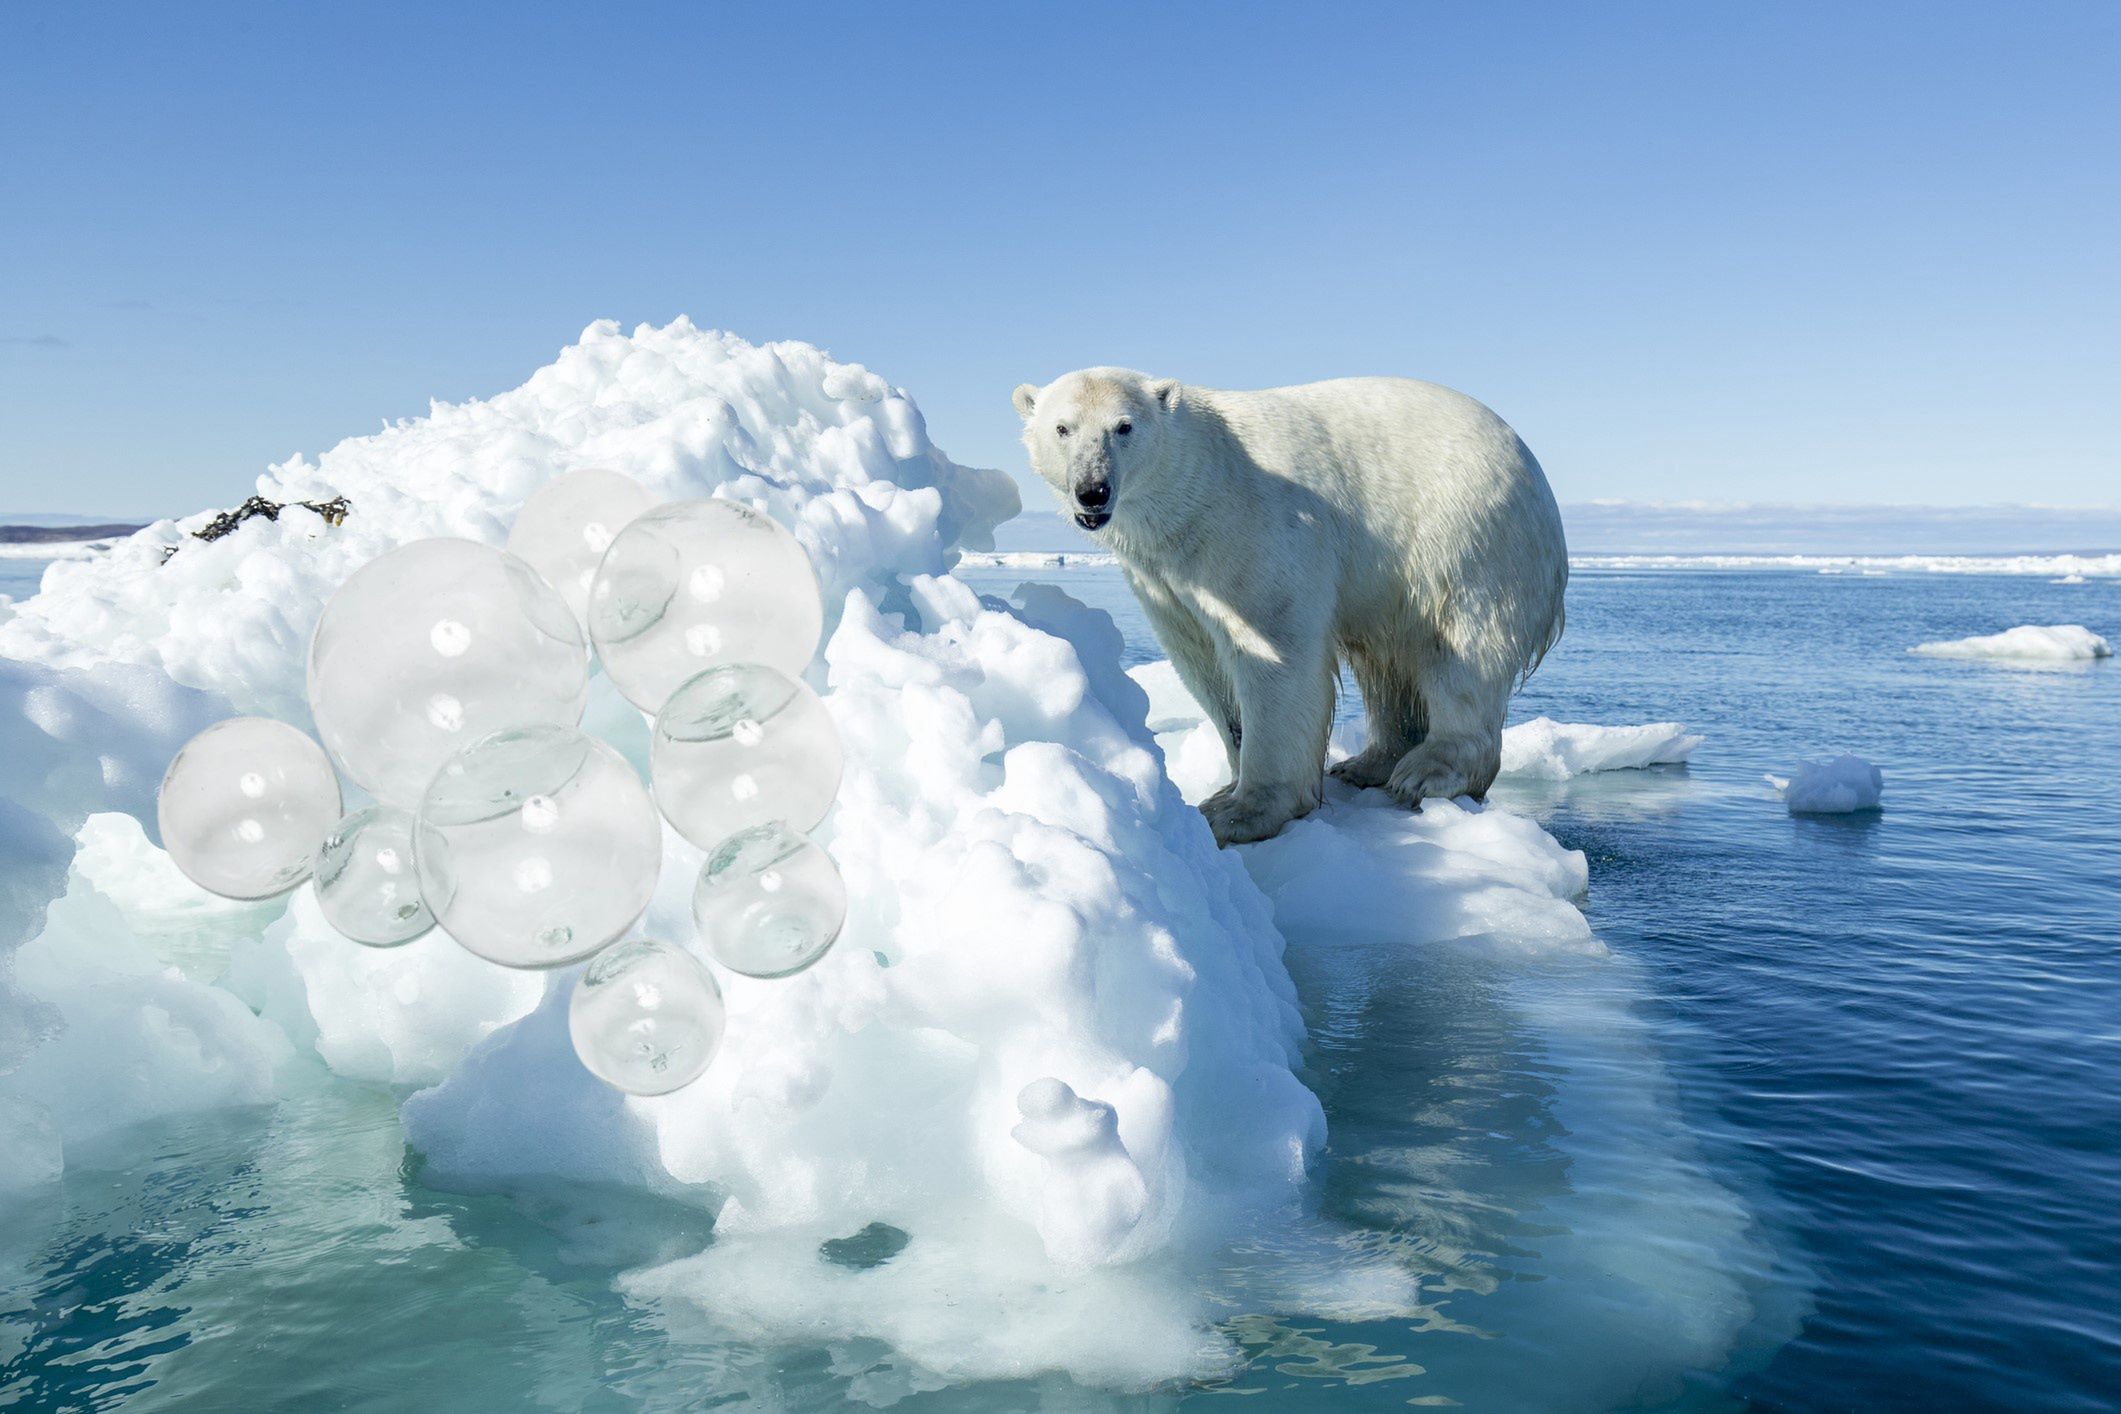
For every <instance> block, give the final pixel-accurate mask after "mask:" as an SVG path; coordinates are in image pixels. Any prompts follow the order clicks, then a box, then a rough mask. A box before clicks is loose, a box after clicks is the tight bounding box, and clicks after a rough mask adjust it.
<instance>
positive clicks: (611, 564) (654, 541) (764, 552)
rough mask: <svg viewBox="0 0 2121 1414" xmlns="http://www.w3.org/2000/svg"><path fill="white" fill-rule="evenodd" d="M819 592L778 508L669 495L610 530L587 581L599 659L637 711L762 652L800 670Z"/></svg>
mask: <svg viewBox="0 0 2121 1414" xmlns="http://www.w3.org/2000/svg"><path fill="white" fill-rule="evenodd" d="M824 622H825V612H824V601H823V599H822V598H820V596H819V593H818V586H817V572H816V571H815V570H813V569H812V568H811V565H810V557H809V556H808V555H807V554H805V553H804V551H803V547H802V545H801V544H800V543H798V542H797V540H796V538H795V537H794V536H793V535H790V534H789V533H788V532H787V531H785V530H783V529H782V528H781V526H780V524H779V523H778V522H776V521H775V520H774V519H773V517H771V516H768V515H763V514H761V513H760V512H758V511H754V510H752V509H751V508H750V507H748V506H740V505H738V504H737V503H736V502H734V501H721V500H705V501H673V502H671V503H669V504H668V505H662V506H657V507H656V508H655V509H654V510H652V511H647V512H645V513H643V514H642V515H641V516H639V517H638V518H637V519H636V520H635V521H634V522H633V523H632V524H631V525H629V526H627V527H626V528H625V529H624V530H622V531H620V532H619V537H618V539H616V540H614V541H612V542H611V549H610V550H608V551H607V552H605V555H604V561H603V563H602V564H601V565H599V566H598V568H597V573H596V579H595V580H594V581H593V582H592V584H591V585H590V590H589V636H590V638H591V639H592V640H594V641H595V643H596V648H597V656H598V657H599V658H600V659H602V661H603V664H604V671H605V673H606V674H607V675H609V677H610V678H611V681H612V682H613V684H614V685H616V686H617V687H618V689H619V691H620V692H622V693H624V694H625V695H626V698H627V700H628V701H630V702H632V703H633V704H634V705H635V706H636V707H639V708H640V709H641V710H642V711H644V712H659V711H661V710H662V708H663V703H664V702H665V701H667V700H668V699H669V697H670V694H671V693H673V692H675V691H677V689H678V686H679V685H680V684H681V683H683V682H685V680H686V679H688V678H691V677H693V676H695V675H696V674H698V673H699V672H700V670H701V669H703V668H712V667H715V666H717V665H719V664H723V663H765V664H767V665H769V666H771V667H776V668H779V669H780V670H781V671H782V672H784V673H786V674H788V675H789V676H790V677H800V676H802V673H803V670H804V669H805V668H807V667H808V666H809V665H810V657H811V655H812V654H813V653H815V652H816V651H817V640H818V634H819V633H820V632H821V631H822V629H823V627H824Z"/></svg>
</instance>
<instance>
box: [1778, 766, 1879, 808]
mask: <svg viewBox="0 0 2121 1414" xmlns="http://www.w3.org/2000/svg"><path fill="white" fill-rule="evenodd" d="M1767 781H1768V784H1769V785H1771V786H1773V787H1774V788H1775V789H1776V790H1778V791H1781V792H1782V800H1783V803H1784V804H1785V805H1787V806H1788V807H1789V811H1790V814H1792V815H1853V814H1854V813H1856V812H1857V811H1859V810H1876V809H1877V808H1878V797H1879V796H1880V795H1882V794H1883V793H1884V791H1885V773H1884V772H1882V771H1880V770H1879V769H1878V768H1877V767H1876V766H1873V765H1872V764H1871V763H1870V762H1868V761H1866V760H1864V759H1863V758H1862V757H1861V756H1847V755H1842V756H1836V757H1834V758H1833V759H1832V760H1831V761H1806V762H1803V763H1802V764H1800V765H1799V766H1798V767H1797V769H1796V770H1794V771H1792V772H1790V774H1789V775H1788V776H1787V777H1783V776H1773V775H1771V776H1769V777H1768V778H1767Z"/></svg>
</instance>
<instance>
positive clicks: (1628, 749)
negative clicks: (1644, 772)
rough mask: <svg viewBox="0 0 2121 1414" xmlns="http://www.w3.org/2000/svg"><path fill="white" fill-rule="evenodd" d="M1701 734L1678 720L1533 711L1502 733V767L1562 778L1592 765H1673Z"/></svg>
mask: <svg viewBox="0 0 2121 1414" xmlns="http://www.w3.org/2000/svg"><path fill="white" fill-rule="evenodd" d="M1701 741H1702V739H1701V737H1700V736H1698V735H1696V734H1695V733H1693V732H1689V731H1688V730H1687V729H1686V728H1685V727H1683V726H1681V725H1680V724H1679V723H1677V722H1651V723H1649V724H1647V725H1645V726H1639V727H1601V726H1593V725H1591V724H1589V723H1584V722H1557V721H1555V720H1554V719H1553V718H1551V717H1534V718H1533V719H1532V720H1531V721H1529V722H1520V723H1518V724H1517V725H1516V726H1514V727H1509V728H1506V729H1505V730H1504V731H1503V734H1502V773H1503V774H1504V775H1505V776H1530V777H1534V778H1537V779H1540V780H1548V781H1566V780H1569V779H1571V778H1572V777H1575V776H1581V775H1584V774H1586V773H1588V772H1591V771H1629V770H1636V769H1639V768H1641V767H1644V766H1673V765H1678V764H1679V763H1681V762H1683V761H1685V760H1686V759H1687V758H1688V757H1689V756H1692V755H1693V754H1694V748H1695V747H1697V746H1699V745H1701Z"/></svg>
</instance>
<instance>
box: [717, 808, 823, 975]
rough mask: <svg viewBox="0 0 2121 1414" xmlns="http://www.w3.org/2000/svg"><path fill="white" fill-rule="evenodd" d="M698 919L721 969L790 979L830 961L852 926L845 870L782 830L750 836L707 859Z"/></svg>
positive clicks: (761, 829) (804, 838)
mask: <svg viewBox="0 0 2121 1414" xmlns="http://www.w3.org/2000/svg"><path fill="white" fill-rule="evenodd" d="M692 919H693V922H695V923H697V924H698V925H699V929H700V941H701V942H702V943H704V944H705V945H706V947H707V951H708V952H709V953H710V954H711V955H712V956H713V958H714V960H715V961H716V962H719V963H721V964H722V966H724V967H726V968H728V969H729V970H730V971H732V972H741V973H743V974H744V975H745V976H747V977H786V976H787V975H789V974H790V973H792V972H800V971H802V970H803V969H804V968H806V967H808V966H810V964H811V963H813V962H816V961H817V960H818V959H819V958H821V957H823V956H824V955H825V952H826V950H827V949H828V948H830V947H831V946H832V944H833V940H834V939H836V938H838V937H839V935H840V929H841V927H843V926H844V925H845V924H846V921H847V885H846V883H845V882H844V881H843V880H842V879H841V878H840V871H839V866H838V865H836V864H834V863H833V862H832V856H831V855H829V854H827V853H825V851H824V850H823V849H822V848H820V847H819V846H818V844H817V842H816V841H815V840H813V839H811V838H810V837H809V836H808V835H805V834H802V833H801V832H799V831H796V830H792V829H790V828H789V827H788V826H786V825H783V824H780V823H778V822H776V823H774V824H770V825H759V826H756V827H754V828H752V829H749V830H742V831H739V832H738V833H736V834H734V835H731V836H730V837H729V838H728V839H726V840H724V841H722V843H721V844H720V846H718V847H717V848H716V849H715V850H714V851H713V852H712V853H711V854H709V855H708V856H707V863H706V865H705V866H704V867H703V868H702V869H701V870H700V881H699V883H698V884H697V885H695V886H694V888H693V891H692Z"/></svg>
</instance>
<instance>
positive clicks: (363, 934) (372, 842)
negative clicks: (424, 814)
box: [317, 805, 435, 948]
mask: <svg viewBox="0 0 2121 1414" xmlns="http://www.w3.org/2000/svg"><path fill="white" fill-rule="evenodd" d="M412 836H413V818H412V816H411V815H409V814H407V813H406V812H405V811H403V810H400V809H398V808H397V807H396V806H394V805H371V806H369V807H368V808H367V809H366V810H356V811H354V812H353V814H351V815H349V816H347V817H346V818H345V819H344V820H341V821H340V822H339V826H338V828H337V829H335V830H333V831H332V832H331V836H330V838H328V839H326V840H325V841H324V845H323V848H321V849H319V850H318V851H317V906H318V907H319V908H320V909H322V910H323V913H324V920H325V921H326V922H327V923H329V924H331V926H332V927H334V928H336V929H338V930H339V931H340V932H341V933H344V934H345V935H346V936H347V937H349V938H351V939H353V940H354V941H355V942H357V943H365V944H366V945H367V946H369V947H372V948H394V947H397V946H398V945H399V944H401V943H409V942H411V941H412V940H413V939H414V938H417V937H419V936H420V935H421V934H422V933H425V932H426V931H427V930H428V929H430V928H432V927H434V925H435V918H434V914H433V913H431V912H429V911H428V908H427V901H426V900H425V899H423V898H422V897H421V896H420V879H419V871H418V869H417V868H416V867H415V866H414V862H413V852H412V850H413V846H412Z"/></svg>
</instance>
